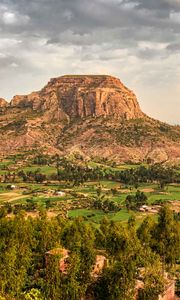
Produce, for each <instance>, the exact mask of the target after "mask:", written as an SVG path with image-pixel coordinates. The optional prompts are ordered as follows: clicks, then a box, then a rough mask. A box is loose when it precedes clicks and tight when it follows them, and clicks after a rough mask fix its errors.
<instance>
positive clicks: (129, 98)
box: [11, 75, 143, 119]
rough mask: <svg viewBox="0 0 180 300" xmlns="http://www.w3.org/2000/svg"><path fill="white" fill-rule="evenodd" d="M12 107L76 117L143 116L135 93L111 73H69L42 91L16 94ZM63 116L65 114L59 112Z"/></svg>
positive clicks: (55, 79) (127, 117)
mask: <svg viewBox="0 0 180 300" xmlns="http://www.w3.org/2000/svg"><path fill="white" fill-rule="evenodd" d="M11 106H19V107H31V108H32V109H33V110H42V111H46V110H52V109H53V108H55V110H56V112H57V111H59V112H63V117H64V114H66V115H67V116H68V118H70V119H74V118H76V117H80V118H84V117H90V116H92V117H94V116H114V117H117V118H121V119H122V118H123V119H133V118H140V117H142V116H143V113H142V111H141V110H140V107H139V104H138V102H137V99H136V96H135V95H134V93H133V92H132V91H131V90H129V89H128V88H126V87H125V86H124V85H123V84H122V83H121V81H120V80H119V79H118V78H115V77H112V76H108V75H66V76H61V77H58V78H52V79H51V80H50V81H49V83H48V84H47V85H46V86H45V87H44V88H43V89H42V90H41V91H39V92H33V93H32V94H30V95H27V96H15V97H14V98H13V100H12V101H11ZM59 115H62V113H61V114H58V116H59Z"/></svg>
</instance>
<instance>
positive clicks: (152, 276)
mask: <svg viewBox="0 0 180 300" xmlns="http://www.w3.org/2000/svg"><path fill="white" fill-rule="evenodd" d="M143 283H144V287H143V289H140V290H139V293H138V300H157V299H158V296H159V295H160V294H161V293H162V292H163V291H164V288H165V283H166V282H165V279H164V276H163V274H162V267H161V264H160V263H158V262H157V261H156V263H155V264H154V265H152V264H151V265H149V266H148V267H146V269H145V274H143Z"/></svg>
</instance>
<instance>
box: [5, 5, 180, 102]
mask: <svg viewBox="0 0 180 300" xmlns="http://www.w3.org/2000/svg"><path fill="white" fill-rule="evenodd" d="M179 12H180V1H179V0H91V1H90V0H1V4H0V68H1V74H2V73H3V76H4V77H3V76H2V75H1V76H0V78H1V81H2V77H3V91H4V95H0V97H1V96H4V97H5V96H6V95H5V94H6V93H7V94H8V95H9V94H13V93H14V88H13V90H12V91H9V86H8V84H7V88H6V87H5V84H4V82H6V81H7V82H9V77H10V78H11V79H12V86H13V87H17V85H18V82H19V81H21V80H22V81H23V83H24V84H23V92H25V89H26V88H27V90H30V88H33V86H34V88H35V89H36V88H37V87H39V88H40V87H41V85H40V83H42V85H43V84H44V83H46V80H48V78H49V76H52V77H54V76H56V75H57V76H58V75H61V74H62V73H68V72H70V73H76V72H79V73H80V72H85V73H87V72H91V73H93V72H97V73H100V72H103V73H105V72H107V73H110V72H112V73H114V74H115V75H117V76H120V77H121V76H122V80H123V77H124V78H125V80H126V82H127V83H128V85H129V86H130V87H131V84H132V88H133V87H134V88H136V87H137V85H138V84H139V82H145V83H146V84H147V83H148V82H153V84H156V86H157V88H159V87H158V85H157V82H158V78H159V77H158V76H159V74H163V70H166V73H167V72H168V71H167V70H168V64H171V65H172V66H173V69H172V70H171V77H172V78H175V77H177V76H176V74H177V66H176V63H175V62H174V58H173V57H174V53H177V54H178V53H179V46H180V45H179V40H180V31H179V26H180V24H179V23H178V13H179ZM174 16H175V18H173V17H174ZM149 42H150V43H151V44H150V43H149ZM148 43H149V44H148ZM149 61H150V62H151V64H152V65H153V69H154V70H156V69H157V72H155V73H153V74H152V72H151V65H149ZM147 69H148V70H149V72H146V70H147ZM158 70H160V71H158ZM15 72H16V73H17V74H18V76H17V78H16V77H14V74H15ZM23 74H26V75H25V76H24V77H23ZM35 77H38V78H39V79H37V82H38V84H39V85H38V84H37V85H38V86H37V85H36V82H33V80H34V78H35ZM24 78H26V79H27V84H26V82H25V79H24ZM32 78H33V80H32ZM152 78H154V79H152ZM164 80H166V78H165V79H164ZM168 80H169V79H168ZM33 84H34V85H33ZM20 88H21V86H20ZM142 89H143V88H141V90H142ZM15 92H16V91H15ZM19 92H21V91H19ZM142 94H143V93H142Z"/></svg>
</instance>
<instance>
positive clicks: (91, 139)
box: [0, 75, 180, 163]
mask: <svg viewBox="0 0 180 300" xmlns="http://www.w3.org/2000/svg"><path fill="white" fill-rule="evenodd" d="M0 139H1V143H0V154H7V153H17V152H20V151H22V150H30V149H34V148H35V149H39V150H41V151H44V152H48V153H52V154H53V153H59V154H63V155H64V154H68V153H72V152H77V153H80V154H82V155H84V156H86V157H96V158H100V159H102V158H103V157H104V158H108V159H109V160H115V161H117V162H124V161H136V162H137V161H144V160H147V159H149V160H153V161H171V162H176V163H177V162H178V161H179V159H180V143H179V141H180V126H171V125H168V124H166V123H163V122H160V121H157V120H154V119H152V118H150V117H148V116H147V115H146V114H144V113H143V112H142V111H141V109H140V106H139V103H138V101H137V99H136V96H135V94H134V93H133V92H132V91H131V90H129V89H128V88H127V87H125V86H124V85H123V83H122V82H121V81H120V80H119V79H118V78H115V77H112V76H107V75H68V76H61V77H58V78H53V79H51V80H50V82H49V83H48V84H47V85H46V86H45V87H44V88H43V89H42V90H40V91H38V92H32V93H31V94H29V95H24V96H15V97H13V99H12V100H11V102H10V103H8V102H6V101H5V100H4V99H2V98H0Z"/></svg>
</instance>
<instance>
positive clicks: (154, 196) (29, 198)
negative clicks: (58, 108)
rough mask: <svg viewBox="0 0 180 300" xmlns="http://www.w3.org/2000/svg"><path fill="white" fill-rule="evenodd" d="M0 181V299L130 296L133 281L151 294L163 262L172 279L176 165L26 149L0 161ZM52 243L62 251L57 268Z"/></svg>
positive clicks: (143, 298)
mask: <svg viewBox="0 0 180 300" xmlns="http://www.w3.org/2000/svg"><path fill="white" fill-rule="evenodd" d="M0 181H1V182H0V300H42V299H43V300H56V299H60V300H61V299H62V300H66V299H67V300H80V299H84V297H85V296H86V295H92V296H93V297H94V299H95V300H105V299H107V300H120V299H121V300H122V299H123V300H126V299H128V300H131V299H134V298H133V297H134V293H135V287H136V283H137V280H141V281H143V283H144V287H143V289H140V290H139V293H138V300H156V299H157V298H158V295H159V294H160V293H162V292H163V291H164V289H165V287H166V284H167V282H166V280H165V278H164V272H165V271H168V273H169V279H171V278H174V277H175V279H176V281H177V286H178V283H179V280H178V270H179V252H180V227H179V226H180V225H179V224H180V223H179V220H180V217H179V216H180V213H179V212H178V211H179V210H178V209H175V210H174V208H175V206H173V205H174V202H175V204H176V205H177V206H178V204H177V203H179V202H178V200H179V194H180V193H179V192H178V188H179V183H180V173H179V170H178V169H177V168H175V167H168V166H165V165H162V164H144V165H138V164H137V165H132V164H127V165H124V166H121V165H120V166H118V165H116V163H114V162H112V161H106V160H101V159H100V158H95V159H94V160H91V161H86V160H84V158H83V157H82V156H81V155H80V154H74V155H73V156H71V157H59V156H57V155H56V156H52V157H50V156H48V155H42V154H38V155H37V154H36V153H30V154H29V156H28V155H27V154H24V155H23V154H19V155H16V156H11V157H8V158H6V159H4V160H2V161H1V162H0ZM176 202H177V203H176ZM166 204H167V205H166ZM148 206H149V208H150V209H151V208H152V209H154V208H155V213H154V212H153V210H152V211H151V210H150V212H146V211H145V212H144V213H141V212H140V209H143V207H148ZM151 206H152V207H151ZM170 208H171V209H170ZM158 212H159V213H158ZM78 215H80V216H81V217H77V216H78ZM53 249H54V250H56V249H67V250H68V251H69V258H68V268H67V271H66V272H65V273H63V272H61V271H60V270H59V261H60V259H61V258H62V257H61V255H59V254H56V251H55V252H54V253H55V254H54V255H48V253H49V251H50V250H53ZM98 253H101V254H103V255H104V256H105V257H106V259H107V263H106V264H105V266H104V268H103V269H102V272H101V273H100V274H99V276H98V277H93V276H92V270H93V267H94V264H95V261H96V256H97V255H98Z"/></svg>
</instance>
